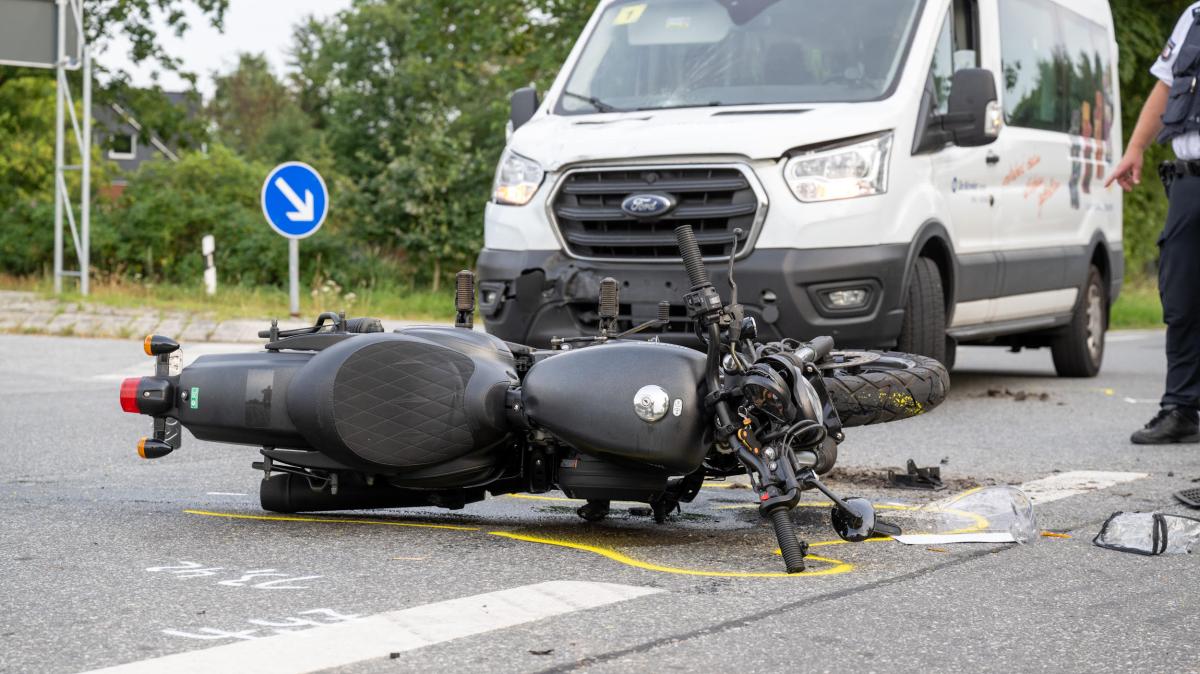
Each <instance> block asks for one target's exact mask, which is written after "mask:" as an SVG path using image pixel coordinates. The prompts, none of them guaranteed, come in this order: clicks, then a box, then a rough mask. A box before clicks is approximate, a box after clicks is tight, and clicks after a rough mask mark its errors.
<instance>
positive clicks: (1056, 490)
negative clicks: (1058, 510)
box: [1020, 470, 1149, 504]
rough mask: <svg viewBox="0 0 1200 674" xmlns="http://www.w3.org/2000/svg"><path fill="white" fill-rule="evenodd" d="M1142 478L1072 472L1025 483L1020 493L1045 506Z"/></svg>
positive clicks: (1097, 471)
mask: <svg viewBox="0 0 1200 674" xmlns="http://www.w3.org/2000/svg"><path fill="white" fill-rule="evenodd" d="M1144 477H1149V476H1148V475H1147V474H1146V473H1118V472H1108V471H1102V470H1072V471H1069V472H1066V473H1059V474H1057V475H1051V476H1050V477H1043V478H1042V479H1040V480H1034V481H1033V482H1026V483H1025V484H1023V485H1021V486H1020V489H1021V491H1023V492H1025V494H1026V495H1027V496H1029V500H1031V501H1033V502H1034V503H1039V504H1045V503H1051V502H1053V501H1061V500H1062V499H1065V498H1070V497H1072V496H1078V495H1079V494H1086V493H1088V492H1091V491H1099V490H1101V489H1108V488H1109V487H1112V486H1114V485H1118V484H1121V483H1122V482H1133V481H1134V480H1140V479H1142V478H1144Z"/></svg>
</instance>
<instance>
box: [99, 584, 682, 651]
mask: <svg viewBox="0 0 1200 674" xmlns="http://www.w3.org/2000/svg"><path fill="white" fill-rule="evenodd" d="M659 592H662V590H659V589H657V588H650V587H636V586H632V585H617V584H615V583H596V582H588V581H565V580H558V581H550V582H546V583H537V584H534V585H523V586H521V587H515V588H512V589H509V590H500V591H498V592H488V593H486V594H477V595H472V596H469V597H461V598H458V599H450V600H447V601H440V602H436V603H433V604H425V605H423V606H416V607H413V608H408V609H404V610H401V611H392V612H389V613H380V614H377V615H373V616H369V617H367V618H362V619H359V620H354V621H351V622H345V623H340V624H336V625H327V626H321V627H314V628H312V629H309V630H304V631H302V632H293V633H289V634H280V635H277V636H270V637H264V638H262V639H253V640H249V641H241V642H238V643H233V644H226V645H223V646H214V647H212V648H204V649H200V650H194V651H188V652H186V653H176V654H174V655H167V656H163V657H160V658H152V659H150V660H142V661H140V662H132V663H129V664H125V665H118V666H116V667H109V668H107V669H99V670H94V671H93V672H91V673H89V674H100V673H103V674H158V673H159V672H172V673H173V674H193V673H194V674H208V673H209V672H247V671H251V672H257V673H258V674H296V673H298V672H313V671H318V670H322V669H330V668H334V667H345V666H347V665H352V664H354V663H358V662H363V661H366V660H373V659H379V660H384V659H386V658H388V657H389V655H390V654H391V653H402V652H404V651H411V650H415V649H418V648H423V647H425V646H431V645H433V644H439V643H443V642H446V641H453V640H455V639H461V638H463V637H468V636H474V635H478V634H484V633H486V632H492V631H494V630H499V629H504V628H506V627H514V626H517V625H523V624H525V623H530V622H534V621H537V620H542V619H545V618H550V617H553V616H560V615H564V614H568V613H573V612H575V611H582V610H585V609H590V608H597V607H600V606H606V605H608V604H615V603H618V602H623V601H628V600H631V599H636V598H638V597H644V596H646V595H652V594H657V593H659Z"/></svg>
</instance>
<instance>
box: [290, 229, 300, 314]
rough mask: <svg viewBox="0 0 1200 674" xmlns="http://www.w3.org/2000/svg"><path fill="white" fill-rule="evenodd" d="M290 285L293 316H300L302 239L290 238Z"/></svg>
mask: <svg viewBox="0 0 1200 674" xmlns="http://www.w3.org/2000/svg"><path fill="white" fill-rule="evenodd" d="M288 286H290V290H289V293H288V294H289V295H290V296H291V303H290V306H291V313H292V318H299V317H300V239H288Z"/></svg>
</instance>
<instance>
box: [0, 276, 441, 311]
mask: <svg viewBox="0 0 1200 674" xmlns="http://www.w3.org/2000/svg"><path fill="white" fill-rule="evenodd" d="M52 289H53V286H52V284H51V282H50V281H49V280H46V279H37V278H13V277H3V276H0V290H24V291H30V292H35V293H39V294H41V295H43V296H45V297H46V298H48V299H50V298H53V293H52ZM91 291H92V292H91V294H90V295H89V296H88V297H86V298H85V297H83V296H81V295H79V294H78V293H77V292H67V293H64V294H63V296H62V298H61V299H62V300H63V301H64V302H87V303H89V304H95V305H102V306H110V307H114V308H123V309H145V310H157V311H174V312H184V313H189V314H203V315H206V316H209V317H211V318H212V319H214V320H217V321H224V320H229V319H235V318H253V319H266V318H273V317H280V318H284V317H286V316H287V314H288V294H287V291H285V290H282V289H279V288H272V287H241V286H221V287H219V288H218V290H217V294H216V295H214V296H212V297H209V296H208V295H205V294H204V290H203V288H199V287H192V286H181V285H172V284H139V283H133V282H127V281H115V282H104V283H93V284H92V288H91ZM341 310H345V311H346V313H347V314H348V315H350V316H374V317H377V318H391V319H401V320H414V321H447V320H453V319H454V289H453V288H446V289H442V290H440V291H438V292H436V293H435V292H432V291H430V290H428V289H413V288H407V287H404V286H392V287H376V288H360V289H341V288H337V287H336V286H331V285H326V286H323V287H321V288H319V289H318V290H317V292H316V293H315V294H314V293H313V291H312V289H302V291H301V295H300V314H301V316H302V317H304V318H314V317H316V315H317V314H319V313H321V312H323V311H341Z"/></svg>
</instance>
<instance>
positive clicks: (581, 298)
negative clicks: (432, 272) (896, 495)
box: [477, 244, 908, 348]
mask: <svg viewBox="0 0 1200 674" xmlns="http://www.w3.org/2000/svg"><path fill="white" fill-rule="evenodd" d="M907 256H908V246H905V245H902V244H897V245H880V246H862V247H853V248H832V249H813V250H792V249H760V250H756V251H754V252H752V253H751V254H750V255H748V256H747V257H745V258H744V259H741V260H738V262H737V266H736V273H735V280H736V281H737V285H738V299H739V301H740V302H741V303H742V304H743V305H745V308H746V312H747V314H748V315H750V316H753V317H754V318H755V320H756V321H757V322H758V327H759V340H760V341H772V340H778V339H782V338H785V337H791V338H796V339H808V338H811V337H813V336H816V335H830V336H832V337H833V338H834V339H835V340H836V341H837V343H838V345H839V346H840V347H843V348H888V347H892V346H894V345H895V344H896V339H897V336H898V335H899V334H900V326H901V323H902V321H903V318H904V309H903V306H904V302H903V287H904V273H905V269H906V265H907ZM725 269H726V267H725V265H724V264H713V265H710V270H709V271H710V272H711V273H712V275H713V281H714V283H715V284H716V286H717V288H718V289H719V290H720V292H721V294H722V296H725V297H728V296H729V294H728V293H729V284H728V281H727V279H726V274H725ZM477 273H478V278H479V283H478V288H479V310H480V314H481V315H482V317H483V319H484V324H485V326H486V328H487V331H488V332H489V333H491V334H493V335H496V336H498V337H500V338H501V339H505V340H508V341H511V342H518V343H522V344H528V345H531V346H538V347H546V346H548V345H549V343H550V339H551V338H552V337H571V336H577V335H585V334H595V333H596V330H597V327H598V322H599V316H598V314H597V311H596V304H597V298H598V296H599V288H600V281H601V280H602V279H604V278H605V277H607V276H611V277H613V278H615V279H616V280H617V281H618V282H619V283H620V288H621V294H620V324H619V326H618V327H619V328H620V329H628V328H630V327H633V326H634V325H637V324H639V323H642V322H645V321H650V320H653V319H654V318H655V317H656V315H657V310H658V303H659V302H661V301H663V300H666V301H669V302H670V303H671V321H670V324H669V325H668V326H666V327H665V328H662V329H661V330H659V331H658V332H654V331H648V332H647V333H645V334H646V336H647V337H652V336H657V337H658V338H659V339H660V340H662V341H667V342H672V343H677V344H685V345H689V346H695V345H697V344H698V343H699V342H698V340H697V338H696V337H695V334H694V331H693V328H692V325H691V323H690V321H688V319H687V313H686V311H685V309H684V305H683V294H684V293H685V292H687V291H688V290H689V288H688V286H687V275H686V273H685V272H684V269H683V265H682V264H678V265H671V264H657V263H656V264H637V263H629V262H592V261H585V260H577V259H573V258H571V257H568V256H567V255H565V254H564V253H563V252H561V251H509V250H494V249H484V250H483V251H482V252H481V253H480V255H479V260H478V263H477ZM842 289H854V290H860V289H861V290H865V291H866V296H867V299H866V301H865V302H864V303H863V304H862V305H861V306H858V307H853V308H848V309H847V308H839V307H833V306H830V304H829V302H828V297H829V293H830V292H832V291H836V290H842Z"/></svg>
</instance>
